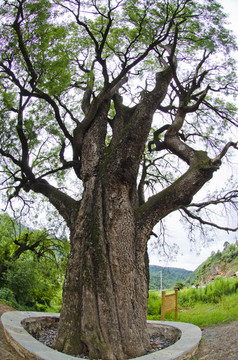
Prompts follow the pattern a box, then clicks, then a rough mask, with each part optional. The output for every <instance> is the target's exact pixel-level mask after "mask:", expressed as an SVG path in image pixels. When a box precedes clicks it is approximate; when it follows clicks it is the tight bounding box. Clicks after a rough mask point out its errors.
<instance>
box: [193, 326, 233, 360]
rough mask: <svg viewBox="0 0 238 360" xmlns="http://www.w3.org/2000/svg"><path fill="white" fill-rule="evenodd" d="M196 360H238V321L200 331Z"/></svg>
mask: <svg viewBox="0 0 238 360" xmlns="http://www.w3.org/2000/svg"><path fill="white" fill-rule="evenodd" d="M195 359H196V360H238V321H234V322H232V323H230V324H223V325H216V326H212V327H209V328H206V329H204V330H202V341H201V343H200V345H199V348H198V351H197V353H196V356H195Z"/></svg>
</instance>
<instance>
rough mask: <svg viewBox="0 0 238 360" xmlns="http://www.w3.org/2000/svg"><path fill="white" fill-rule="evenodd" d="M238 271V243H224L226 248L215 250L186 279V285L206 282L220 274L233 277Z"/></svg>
mask: <svg viewBox="0 0 238 360" xmlns="http://www.w3.org/2000/svg"><path fill="white" fill-rule="evenodd" d="M236 271H238V243H236V244H229V243H228V242H225V243H224V250H223V251H222V252H221V251H217V252H216V253H215V252H213V253H212V254H211V256H210V257H209V258H208V259H207V260H206V261H204V262H203V263H202V264H201V265H200V266H199V267H198V268H197V269H196V270H195V271H194V272H193V273H192V274H190V275H189V277H188V278H187V280H186V285H192V284H196V283H198V284H205V283H209V282H210V281H212V280H214V279H215V278H216V277H218V276H224V277H231V276H232V275H233V274H234V273H235V272H236Z"/></svg>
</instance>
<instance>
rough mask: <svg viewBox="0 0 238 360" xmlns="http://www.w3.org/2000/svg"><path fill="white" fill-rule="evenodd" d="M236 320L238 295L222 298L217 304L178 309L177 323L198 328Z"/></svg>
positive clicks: (237, 316)
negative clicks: (180, 322)
mask: <svg viewBox="0 0 238 360" xmlns="http://www.w3.org/2000/svg"><path fill="white" fill-rule="evenodd" d="M234 320H238V294H233V295H228V296H224V297H223V298H222V299H221V301H220V302H219V303H216V304H214V303H206V304H204V303H197V304H195V305H194V306H193V307H191V308H190V309H186V308H180V310H179V314H178V321H182V322H188V323H191V324H194V325H197V326H199V327H206V326H212V325H216V324H220V323H229V322H232V321H234Z"/></svg>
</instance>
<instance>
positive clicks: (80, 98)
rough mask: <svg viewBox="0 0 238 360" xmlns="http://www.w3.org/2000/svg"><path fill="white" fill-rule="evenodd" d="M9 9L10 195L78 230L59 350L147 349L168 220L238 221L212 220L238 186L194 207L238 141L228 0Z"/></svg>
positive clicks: (5, 21)
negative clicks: (155, 274)
mask: <svg viewBox="0 0 238 360" xmlns="http://www.w3.org/2000/svg"><path fill="white" fill-rule="evenodd" d="M0 11H1V37H2V42H1V50H0V51H1V60H0V81H1V109H0V115H1V123H0V130H1V134H2V135H1V140H0V155H1V167H2V173H1V174H2V190H4V191H5V192H6V193H7V196H8V202H9V203H10V204H13V199H14V198H15V197H18V198H20V199H21V201H22V202H23V204H27V202H26V201H27V197H25V195H24V194H25V193H28V192H30V193H31V192H35V193H39V194H42V195H44V196H45V197H46V198H48V200H49V201H50V202H51V204H52V205H53V206H54V207H55V208H56V209H57V210H58V212H59V214H60V215H61V216H62V217H63V218H64V220H65V222H66V223H67V226H68V228H69V229H70V240H71V254H70V258H69V262H68V266H67V272H66V279H65V284H64V295H63V307H62V311H61V317H60V324H59V329H58V334H57V339H56V343H55V347H56V348H57V349H58V350H60V351H64V352H68V353H72V354H78V353H82V352H83V353H87V354H88V355H89V356H90V357H92V358H100V357H101V358H103V359H124V358H127V357H129V358H131V357H137V356H140V355H143V354H145V353H146V352H147V351H148V350H149V349H150V344H149V337H148V335H147V332H146V303H147V284H148V261H147V250H146V247H147V241H148V239H149V237H150V234H151V232H152V230H153V228H154V226H155V225H156V224H157V223H158V222H160V221H161V220H162V219H163V218H165V217H166V216H167V215H168V214H170V213H171V212H173V211H175V210H180V211H182V212H183V214H184V216H185V217H186V218H187V219H188V220H189V221H190V223H191V221H198V222H199V223H203V224H212V225H215V226H217V227H219V228H223V229H226V230H228V229H229V230H233V231H235V230H236V229H237V228H236V226H235V227H234V228H231V227H229V226H223V225H222V226H221V225H218V224H215V223H214V221H210V220H209V218H203V216H202V213H203V212H205V213H206V209H207V207H208V206H210V205H211V204H212V205H216V206H218V204H220V205H224V204H227V203H229V204H231V205H232V206H233V207H234V208H235V209H236V204H237V203H236V198H237V190H235V189H232V188H231V189H228V190H227V193H226V194H225V193H223V194H217V196H216V198H215V199H213V198H208V199H207V201H206V202H203V203H202V204H199V203H194V202H192V200H193V196H194V195H195V194H196V193H197V192H198V191H199V190H200V189H201V188H202V187H203V185H204V184H205V183H207V182H208V181H209V180H210V179H211V178H212V176H213V173H214V172H215V171H217V170H219V168H220V167H221V163H222V161H223V160H224V158H225V155H226V154H227V152H228V150H229V149H230V148H236V147H237V145H236V143H235V141H234V139H232V138H231V139H228V137H229V134H231V135H233V134H234V130H233V128H236V126H237V120H236V107H235V106H234V105H233V104H232V103H231V102H230V98H231V96H232V95H235V93H236V89H237V82H236V74H235V67H234V61H233V60H232V58H231V51H233V50H235V49H236V45H235V42H234V38H233V36H232V35H231V34H230V32H229V31H228V30H226V28H225V27H224V24H225V16H224V14H223V13H222V9H221V6H220V5H219V4H218V3H217V2H216V1H215V0H204V1H199V2H197V1H191V0H161V1H154V0H149V1H141V0H129V1H123V0H110V1H100V2H98V1H95V0H82V1H80V0H73V1H71V0H70V1H67V0H66V1H60V0H48V1H41V0H34V1H33V0H18V1H16V0H5V1H2V6H1V10H0ZM152 126H153V128H154V132H153V134H152V135H151V134H150V130H151V127H152ZM145 150H146V151H145ZM152 153H155V154H156V156H153V157H152V156H151V154H152ZM229 154H230V152H229ZM71 180H73V181H74V183H73V185H72V184H71V183H70V181H71ZM148 183H151V184H153V185H154V189H155V193H154V194H153V195H152V196H151V197H150V198H147V197H146V196H145V193H144V190H145V186H146V185H147V184H148ZM155 183H156V186H155ZM230 185H231V184H230ZM82 187H83V191H82ZM73 194H75V195H73ZM191 219H192V220H191Z"/></svg>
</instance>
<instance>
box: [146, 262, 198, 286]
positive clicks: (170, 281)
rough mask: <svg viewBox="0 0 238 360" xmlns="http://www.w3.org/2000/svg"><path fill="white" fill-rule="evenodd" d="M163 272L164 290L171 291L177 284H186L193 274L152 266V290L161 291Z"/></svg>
mask: <svg viewBox="0 0 238 360" xmlns="http://www.w3.org/2000/svg"><path fill="white" fill-rule="evenodd" d="M161 271H162V288H163V289H170V288H171V287H173V286H174V285H175V284H176V283H177V282H185V280H186V279H187V278H188V276H189V275H190V274H191V273H192V271H189V270H185V269H179V268H173V267H162V266H156V265H150V290H160V283H161Z"/></svg>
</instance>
